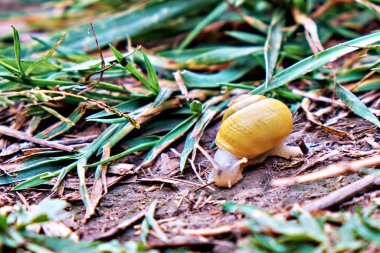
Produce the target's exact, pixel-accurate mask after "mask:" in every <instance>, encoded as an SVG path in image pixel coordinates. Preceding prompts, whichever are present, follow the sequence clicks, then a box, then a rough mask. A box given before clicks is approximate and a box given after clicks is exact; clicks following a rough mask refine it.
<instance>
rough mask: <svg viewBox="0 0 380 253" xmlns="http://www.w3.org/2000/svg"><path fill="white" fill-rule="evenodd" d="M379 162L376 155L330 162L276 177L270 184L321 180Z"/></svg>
mask: <svg viewBox="0 0 380 253" xmlns="http://www.w3.org/2000/svg"><path fill="white" fill-rule="evenodd" d="M378 164H380V156H378V155H376V156H373V157H370V158H366V159H363V160H356V161H351V162H347V161H345V162H339V163H336V164H332V165H329V166H327V167H326V168H324V169H322V170H319V171H316V172H313V173H310V174H306V175H302V176H298V177H285V178H277V179H274V180H273V181H272V186H280V187H281V186H290V185H295V184H302V183H309V182H313V181H316V180H321V179H325V178H329V177H336V176H340V175H344V174H347V173H350V172H356V171H358V170H360V169H363V168H369V167H373V166H375V165H378Z"/></svg>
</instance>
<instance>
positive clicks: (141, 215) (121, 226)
mask: <svg viewBox="0 0 380 253" xmlns="http://www.w3.org/2000/svg"><path fill="white" fill-rule="evenodd" d="M144 217H145V211H141V212H140V213H138V214H137V215H135V216H133V217H131V218H129V219H127V220H124V221H122V222H121V223H119V224H118V225H117V226H116V227H113V228H112V229H110V230H108V231H107V232H105V233H102V234H98V235H96V236H95V237H94V240H99V239H107V238H110V237H112V236H113V235H115V234H117V233H118V232H121V231H123V230H125V229H127V228H128V227H130V226H132V225H133V224H135V223H136V222H138V221H139V220H141V219H142V218H144Z"/></svg>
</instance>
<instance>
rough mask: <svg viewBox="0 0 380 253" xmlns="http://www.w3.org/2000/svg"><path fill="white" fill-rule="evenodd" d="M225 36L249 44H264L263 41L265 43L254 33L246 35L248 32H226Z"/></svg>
mask: <svg viewBox="0 0 380 253" xmlns="http://www.w3.org/2000/svg"><path fill="white" fill-rule="evenodd" d="M226 34H227V35H228V36H231V37H233V38H235V39H238V40H241V41H244V42H247V43H251V44H265V41H266V40H265V38H264V37H263V36H260V35H257V34H254V33H248V32H242V31H227V32H226Z"/></svg>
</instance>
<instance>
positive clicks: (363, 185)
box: [303, 175, 380, 212]
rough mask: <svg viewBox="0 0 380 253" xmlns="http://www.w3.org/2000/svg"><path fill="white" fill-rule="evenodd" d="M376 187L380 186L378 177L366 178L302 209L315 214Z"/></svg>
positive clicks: (370, 176)
mask: <svg viewBox="0 0 380 253" xmlns="http://www.w3.org/2000/svg"><path fill="white" fill-rule="evenodd" d="M376 185H380V177H376V176H372V175H369V176H366V177H364V178H362V179H360V180H357V181H356V182H354V183H352V184H349V185H347V186H344V187H343V188H340V189H339V190H336V191H333V192H332V193H330V194H328V195H327V196H324V197H322V198H319V199H317V200H314V201H312V202H311V203H308V204H306V205H304V206H303V209H305V210H307V211H309V212H315V211H318V210H323V209H326V208H329V207H331V206H334V205H337V204H341V203H343V202H345V201H346V200H349V199H351V198H352V197H354V196H356V195H357V194H359V193H362V192H366V191H368V190H370V189H371V188H373V187H374V186H376Z"/></svg>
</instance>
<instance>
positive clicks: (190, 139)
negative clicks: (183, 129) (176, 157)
mask: <svg viewBox="0 0 380 253" xmlns="http://www.w3.org/2000/svg"><path fill="white" fill-rule="evenodd" d="M228 103H229V100H227V101H225V102H223V103H221V104H219V105H217V106H211V107H209V108H208V109H206V111H205V112H204V113H203V115H202V117H201V118H200V119H199V120H198V121H197V123H196V124H195V126H194V129H193V131H192V132H191V133H189V134H188V135H187V137H186V141H185V145H184V147H183V150H182V153H181V159H180V165H179V168H180V170H181V172H182V171H183V169H184V168H185V164H186V160H187V157H188V156H189V155H190V153H191V151H193V149H194V146H195V144H196V143H198V141H199V139H200V138H201V136H202V134H203V131H204V130H205V129H206V127H207V126H208V124H209V123H210V121H211V120H212V119H213V118H214V116H215V115H216V114H217V113H219V112H220V111H221V110H222V109H223V108H224V107H225V106H227V104H228Z"/></svg>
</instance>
